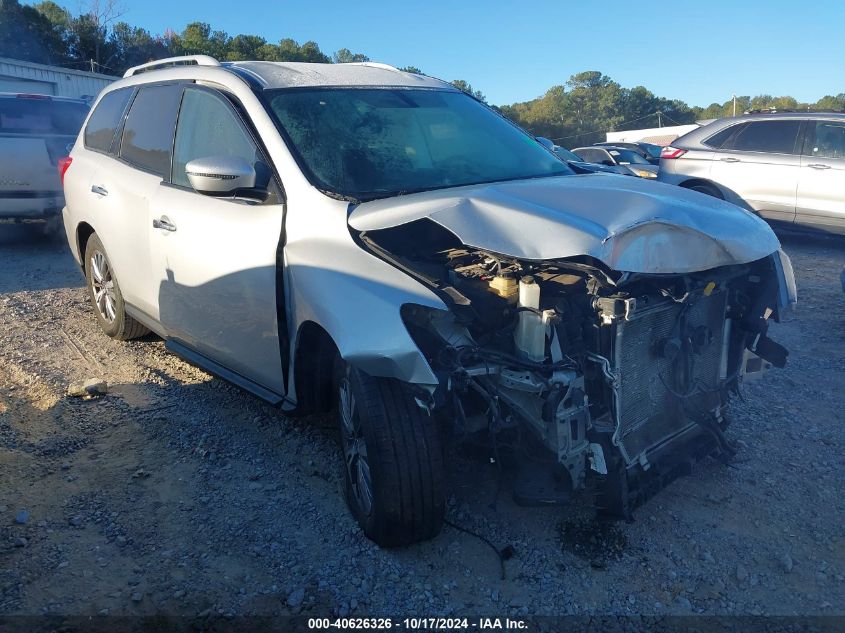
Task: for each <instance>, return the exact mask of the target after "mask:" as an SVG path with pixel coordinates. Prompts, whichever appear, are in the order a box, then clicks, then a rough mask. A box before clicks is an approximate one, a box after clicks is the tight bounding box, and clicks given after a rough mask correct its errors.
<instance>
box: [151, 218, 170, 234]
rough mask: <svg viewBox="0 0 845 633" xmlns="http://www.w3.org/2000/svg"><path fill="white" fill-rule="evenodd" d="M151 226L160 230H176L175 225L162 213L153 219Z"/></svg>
mask: <svg viewBox="0 0 845 633" xmlns="http://www.w3.org/2000/svg"><path fill="white" fill-rule="evenodd" d="M153 228H154V229H161V230H162V231H170V232H171V233H172V232H173V231H175V230H176V225H175V224H173V223H172V222H171V221H170V218H168V217H167V216H166V215H163V216H161V217H160V218H156V219H155V220H153Z"/></svg>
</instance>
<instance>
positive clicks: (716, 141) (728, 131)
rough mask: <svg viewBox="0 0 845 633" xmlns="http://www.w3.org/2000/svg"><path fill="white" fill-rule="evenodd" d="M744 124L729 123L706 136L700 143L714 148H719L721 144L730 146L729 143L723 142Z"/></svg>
mask: <svg viewBox="0 0 845 633" xmlns="http://www.w3.org/2000/svg"><path fill="white" fill-rule="evenodd" d="M743 125H745V124H744V123H740V124H738V125H729V126H728V127H726V128H725V129H724V130H722V131H721V132H716V133H715V134H714V135H713V136H711V137H710V138H708V139H707V140H706V141H702V145H706V146H707V147H712V148H714V149H719V148H720V147H722V146H723V145H727V146H728V147H729V146H730V143H725V141H727V140H728V139H729V138H731V137H732V136H734V135H735V134H736V133H737V132H739V130H740V129H741V128H742V126H743Z"/></svg>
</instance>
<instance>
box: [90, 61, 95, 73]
mask: <svg viewBox="0 0 845 633" xmlns="http://www.w3.org/2000/svg"><path fill="white" fill-rule="evenodd" d="M89 61H90V62H91V72H92V73H93V72H94V60H93V59H92V60H89Z"/></svg>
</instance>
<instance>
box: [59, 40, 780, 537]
mask: <svg viewBox="0 0 845 633" xmlns="http://www.w3.org/2000/svg"><path fill="white" fill-rule="evenodd" d="M62 164H63V169H64V173H63V178H64V187H65V195H66V200H67V206H66V208H65V209H64V223H65V227H66V230H67V237H68V240H69V242H70V246H71V249H72V251H73V253H74V256H75V257H76V259H77V261H78V262H79V264H80V266H81V267H82V270H83V271H84V274H85V277H86V279H87V284H88V292H89V294H90V298H91V302H92V305H93V307H94V312H95V314H96V318H97V319H98V321H99V323H100V325H101V326H102V329H103V330H104V331H105V333H106V334H108V335H109V336H111V337H114V338H117V339H130V338H134V337H137V336H140V335H143V334H145V333H146V332H147V331H148V330H152V331H153V332H155V333H156V334H158V335H159V336H161V337H163V338H164V339H165V340H166V345H167V348H168V349H169V350H171V351H173V352H175V353H176V354H178V355H180V356H182V357H183V358H185V359H186V360H188V361H190V362H192V363H194V364H196V365H198V366H200V367H202V368H203V369H206V370H207V371H209V372H211V373H213V374H216V375H218V376H221V377H223V378H225V379H227V380H229V381H231V382H233V383H235V384H237V385H240V386H241V387H243V388H244V389H246V390H248V391H250V392H252V393H253V394H255V395H257V396H259V397H261V398H263V399H265V400H268V401H270V402H272V403H275V404H277V405H279V406H280V407H281V408H282V409H283V410H285V411H290V412H296V413H313V412H327V411H332V410H334V411H336V412H337V417H338V421H339V429H340V435H341V444H342V452H343V464H344V468H345V477H346V497H347V501H348V504H349V507H350V509H351V511H352V513H353V514H354V516H355V518H356V519H357V520H358V522H359V523H360V525H361V526H362V528H363V530H364V532H365V533H366V534H367V536H369V537H370V538H371V539H373V540H374V541H376V542H377V543H379V544H381V545H385V546H391V545H401V544H406V543H411V542H414V541H419V540H423V539H428V538H431V537H433V536H435V535H436V534H437V533H438V531H439V530H440V528H441V525H442V522H443V515H444V498H445V495H446V490H445V489H444V486H445V484H444V468H445V464H444V448H445V445H446V443H447V442H457V441H460V440H462V439H463V438H469V437H473V438H483V439H484V441H485V442H487V445H488V446H489V447H490V453H491V456H493V457H494V458H496V459H497V461H498V460H499V459H501V460H504V461H506V462H507V463H508V464H512V465H513V467H514V468H516V470H517V474H516V476H515V477H514V493H515V494H516V496H517V498H518V500H519V501H521V502H523V503H529V504H530V503H560V502H563V501H565V500H566V499H567V498H569V497H571V496H572V495H573V494H577V493H578V492H579V491H587V490H589V491H590V493H591V494H593V495H595V497H594V498H593V501H594V502H595V503H596V504H597V505H598V506H599V507H600V508H601V510H602V511H603V512H606V513H608V514H613V515H621V516H625V515H627V514H629V513H630V512H631V509H632V508H634V507H635V506H636V505H637V504H638V503H640V502H642V501H643V500H644V499H645V498H646V497H647V496H648V495H650V494H651V493H652V492H653V491H655V490H657V489H658V488H659V487H660V486H661V485H664V484H665V483H666V482H667V481H669V480H670V479H671V478H672V477H674V476H675V475H677V474H678V473H680V472H682V471H683V470H684V468H687V467H688V465H689V464H690V463H691V462H692V461H694V460H695V459H696V458H699V457H702V456H705V455H723V456H726V455H729V454H730V453H731V450H732V449H731V445H730V443H729V442H728V440H727V439H726V438H725V434H724V433H723V431H724V428H725V425H726V423H727V419H726V416H725V407H726V405H727V403H728V398H729V394H730V393H731V392H732V391H734V390H736V389H737V388H738V386H739V385H740V383H741V382H742V380H743V379H744V378H745V377H747V376H749V375H750V374H755V373H758V372H760V371H762V370H763V369H765V368H767V367H768V366H769V365H777V366H782V365H783V364H784V363H785V361H786V355H787V353H786V350H784V349H783V348H782V347H781V346H779V345H778V344H777V343H775V342H773V341H772V340H771V339H770V338H769V337H768V335H767V327H768V323H769V321H770V320H771V319H774V320H777V319H779V318H780V317H781V316H782V315H783V311H784V310H785V309H786V308H787V307H788V306H789V305H790V304H791V303H792V302H794V301H795V285H794V280H793V275H792V269H791V266H790V263H789V260H788V258H787V257H786V255H785V254H784V253H783V252H782V251H781V250H780V249H779V244H778V241H777V239H776V238H775V236H774V234H773V233H772V231H771V230H770V229H769V227H768V226H767V225H766V224H765V223H764V222H763V221H762V220H760V219H759V218H756V217H755V216H753V215H752V214H750V213H747V212H746V211H744V210H742V209H739V208H738V207H735V206H733V205H731V204H728V203H725V202H723V201H721V200H716V199H714V198H711V197H709V196H705V195H702V194H699V193H696V192H692V191H685V190H683V189H680V188H675V187H671V186H668V185H662V184H659V183H654V182H647V181H644V180H641V179H636V178H621V177H618V176H616V175H612V174H585V175H574V174H573V173H572V172H571V170H570V169H569V168H568V167H567V165H566V164H565V163H563V162H562V161H560V160H559V159H558V158H557V157H556V156H555V155H554V154H552V153H551V152H549V151H548V150H546V149H545V148H544V147H543V146H542V145H540V144H539V143H537V141H536V140H535V139H533V138H532V137H531V136H529V135H528V134H526V133H525V132H524V131H523V130H521V129H520V128H518V127H517V126H515V125H513V124H512V123H510V122H509V121H507V120H506V119H504V118H503V117H501V116H500V115H499V114H497V113H496V112H495V111H493V110H492V109H490V108H488V107H487V106H485V105H484V104H482V103H480V102H479V101H477V100H475V99H473V98H472V97H471V96H469V95H467V94H464V93H463V92H460V91H458V90H456V89H454V88H453V87H452V86H450V85H449V84H447V83H444V82H441V81H438V80H436V79H433V78H430V77H426V76H422V75H417V74H409V73H405V72H400V71H398V70H396V69H394V68H392V67H389V66H384V65H380V64H371V63H365V64H337V65H318V64H300V63H270V62H234V63H218V62H217V61H216V60H214V59H211V58H208V57H188V58H176V59H170V60H164V61H160V62H154V63H151V64H146V65H144V66H140V67H137V68H133V69H130V70H129V71H128V72H127V73H126V76H125V78H124V79H123V80H122V81H118V82H116V83H115V84H113V85H111V86H109V88H108V89H107V90H106V91H105V92H104V93H103V94H102V95H100V98H99V99H98V101H97V103H96V105H95V107H94V109H93V111H92V114H91V115H90V116H89V118H88V120H87V122H86V124H85V127H84V129H83V131H82V133H81V134H80V136H79V139H78V140H77V142H76V145H75V146H74V148H73V151H72V153H71V155H70V157H69V159H67V160H65V161H63V163H62ZM508 455H510V456H511V457H510V458H509V459H510V461H508Z"/></svg>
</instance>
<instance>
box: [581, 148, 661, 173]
mask: <svg viewBox="0 0 845 633" xmlns="http://www.w3.org/2000/svg"><path fill="white" fill-rule="evenodd" d="M572 153H573V154H576V155H577V156H580V157H581V159H582V160H584V161H586V162H588V163H595V164H597V165H607V166H608V167H616V168H620V169H619V173H625V172H624V171H623V169H624V170H629V171H631V172H632V173H633V174H634V175H635V176H639V177H640V178H649V179H651V178H657V167H656V166H655V165H652V164H651V163H649V162H648V161H647V160H646V159H645V158H643V157H642V156H640V155H639V154H638V153H637V152H635V151H633V150H630V149H625V148H624V147H577V148H575V149H573V150H572Z"/></svg>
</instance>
